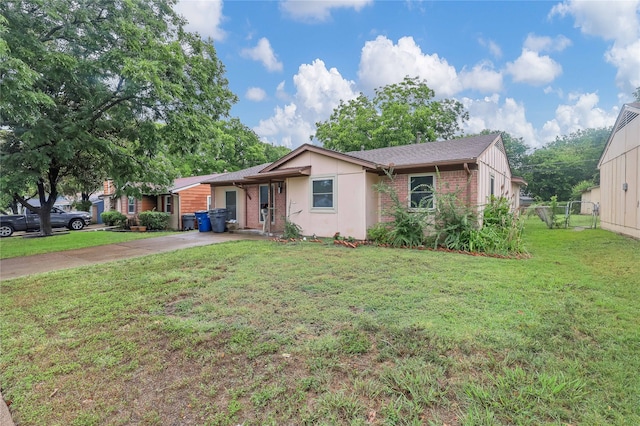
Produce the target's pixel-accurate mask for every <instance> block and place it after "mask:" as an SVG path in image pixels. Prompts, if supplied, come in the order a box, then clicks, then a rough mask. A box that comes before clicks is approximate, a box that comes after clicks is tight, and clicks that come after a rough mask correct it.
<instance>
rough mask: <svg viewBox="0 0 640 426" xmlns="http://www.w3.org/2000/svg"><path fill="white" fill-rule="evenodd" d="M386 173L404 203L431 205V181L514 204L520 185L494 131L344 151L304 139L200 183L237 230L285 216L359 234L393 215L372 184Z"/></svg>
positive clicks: (476, 202)
mask: <svg viewBox="0 0 640 426" xmlns="http://www.w3.org/2000/svg"><path fill="white" fill-rule="evenodd" d="M388 170H392V171H393V173H394V175H395V178H394V179H393V185H394V187H395V189H396V191H397V193H398V195H399V197H400V200H401V201H402V202H403V203H406V206H407V208H416V207H417V206H418V205H419V204H420V201H427V202H431V201H432V200H433V193H432V192H431V191H430V190H428V189H427V186H433V187H436V188H438V189H440V190H442V191H444V192H452V191H456V190H458V191H460V195H461V201H462V202H464V203H466V204H468V205H470V206H475V207H477V208H478V210H479V211H480V210H482V208H483V206H484V205H485V204H486V203H487V202H488V200H489V198H490V196H491V195H495V196H497V197H499V196H504V197H508V198H509V199H510V200H511V202H512V206H513V208H514V209H517V208H518V204H519V196H520V185H523V184H525V182H524V181H523V180H522V179H520V178H513V177H512V176H511V169H510V168H509V163H508V161H507V156H506V153H505V150H504V145H503V143H502V138H501V136H500V134H499V133H495V134H490V135H480V136H473V137H468V138H462V139H455V140H449V141H439V142H426V143H418V144H411V145H403V146H397V147H389V148H381V149H374V150H369V151H356V152H349V153H340V152H336V151H331V150H328V149H324V148H320V147H318V146H315V145H309V144H306V145H302V146H300V147H299V148H297V149H295V150H294V151H291V152H290V153H288V154H287V155H285V156H284V157H282V158H280V159H279V160H277V161H275V162H273V163H271V164H263V165H260V166H256V167H252V168H249V169H245V170H241V171H238V172H233V173H228V174H226V175H224V176H219V177H215V178H213V179H209V180H207V181H203V182H205V183H209V184H210V185H211V194H212V198H213V203H214V205H213V207H215V208H227V209H228V210H229V211H230V212H232V213H230V216H229V219H235V220H237V221H238V225H239V227H240V228H252V229H265V230H266V231H267V232H273V233H276V232H282V231H283V229H284V223H285V217H287V216H288V217H289V218H290V220H291V221H292V222H294V223H296V224H297V225H299V226H300V227H301V228H302V232H303V233H304V234H305V235H313V234H315V235H317V236H323V237H327V236H332V235H334V234H335V233H336V232H339V233H340V234H341V235H343V236H345V237H347V236H352V237H354V238H357V239H364V238H366V235H367V229H368V228H370V227H371V226H373V225H375V224H376V223H378V222H381V221H386V220H389V219H390V218H388V217H385V216H384V213H383V212H384V208H385V207H386V206H388V205H389V199H388V196H386V195H381V194H380V193H378V191H376V189H375V185H376V184H378V183H380V182H383V181H388V177H387V175H386V174H385V171H388ZM264 207H268V210H269V212H270V214H269V215H270V220H269V218H268V217H265V215H264V214H263V212H262V209H263V208H264ZM265 219H267V221H266V223H265Z"/></svg>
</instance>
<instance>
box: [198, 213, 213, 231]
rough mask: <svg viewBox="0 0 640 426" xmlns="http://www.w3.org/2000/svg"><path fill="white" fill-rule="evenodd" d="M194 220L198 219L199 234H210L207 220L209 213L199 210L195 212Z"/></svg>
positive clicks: (209, 224)
mask: <svg viewBox="0 0 640 426" xmlns="http://www.w3.org/2000/svg"><path fill="white" fill-rule="evenodd" d="M196 219H198V231H200V232H210V231H211V221H210V220H209V212H208V211H206V210H201V211H197V212H196Z"/></svg>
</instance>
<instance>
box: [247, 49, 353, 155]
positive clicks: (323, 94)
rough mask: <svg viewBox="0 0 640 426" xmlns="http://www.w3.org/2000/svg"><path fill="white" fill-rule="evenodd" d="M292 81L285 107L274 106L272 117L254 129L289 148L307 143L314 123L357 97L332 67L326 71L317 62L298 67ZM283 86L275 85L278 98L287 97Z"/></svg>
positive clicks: (349, 82)
mask: <svg viewBox="0 0 640 426" xmlns="http://www.w3.org/2000/svg"><path fill="white" fill-rule="evenodd" d="M293 82H294V85H295V87H296V93H295V95H293V100H292V101H291V102H290V103H289V104H287V105H286V106H285V107H284V108H281V107H277V108H276V109H275V111H274V115H273V116H272V117H270V118H268V119H266V120H261V121H260V123H259V124H258V126H257V127H255V128H254V129H253V130H254V131H255V132H256V133H257V134H258V135H259V136H260V137H261V138H262V139H263V140H264V141H267V142H270V143H273V144H277V145H284V146H288V147H290V148H296V147H298V146H300V145H302V144H304V143H308V142H309V137H310V136H311V135H313V134H314V133H315V131H316V128H315V123H316V122H317V121H322V120H326V119H328V118H329V116H330V115H331V113H332V112H333V109H334V108H335V107H336V106H338V104H339V103H340V100H344V101H348V100H350V99H353V98H355V97H356V96H357V95H358V93H357V92H356V91H354V86H355V83H354V82H353V81H350V80H346V79H344V78H343V77H342V76H341V75H340V73H339V72H338V70H337V69H335V68H331V69H327V68H326V66H325V63H324V62H323V61H321V60H319V59H316V60H315V61H313V63H312V64H303V65H301V66H300V67H299V68H298V73H297V74H296V75H295V76H294V77H293ZM284 85H285V84H284V82H281V83H280V84H279V85H278V89H277V92H278V97H281V98H287V97H289V95H288V94H287V93H286V92H285V90H284Z"/></svg>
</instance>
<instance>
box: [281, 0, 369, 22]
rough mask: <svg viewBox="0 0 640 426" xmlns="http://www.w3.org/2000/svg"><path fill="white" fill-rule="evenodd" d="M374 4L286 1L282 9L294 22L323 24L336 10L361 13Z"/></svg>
mask: <svg viewBox="0 0 640 426" xmlns="http://www.w3.org/2000/svg"><path fill="white" fill-rule="evenodd" d="M372 3H373V0H322V1H313V0H312V1H308V0H307V1H301V0H284V1H282V2H281V3H280V8H281V10H282V11H283V12H284V13H285V14H286V15H287V16H289V17H290V18H292V19H294V20H299V21H320V22H322V21H326V20H328V19H329V18H331V11H332V10H334V9H353V10H355V11H360V10H361V9H362V8H364V7H365V6H367V5H370V4H372Z"/></svg>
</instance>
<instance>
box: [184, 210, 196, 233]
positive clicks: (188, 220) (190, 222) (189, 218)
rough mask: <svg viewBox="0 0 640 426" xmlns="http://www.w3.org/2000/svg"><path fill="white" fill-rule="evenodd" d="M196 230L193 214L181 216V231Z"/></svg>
mask: <svg viewBox="0 0 640 426" xmlns="http://www.w3.org/2000/svg"><path fill="white" fill-rule="evenodd" d="M193 229H196V215H195V214H193V213H188V214H183V215H182V230H183V231H191V230H193Z"/></svg>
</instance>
